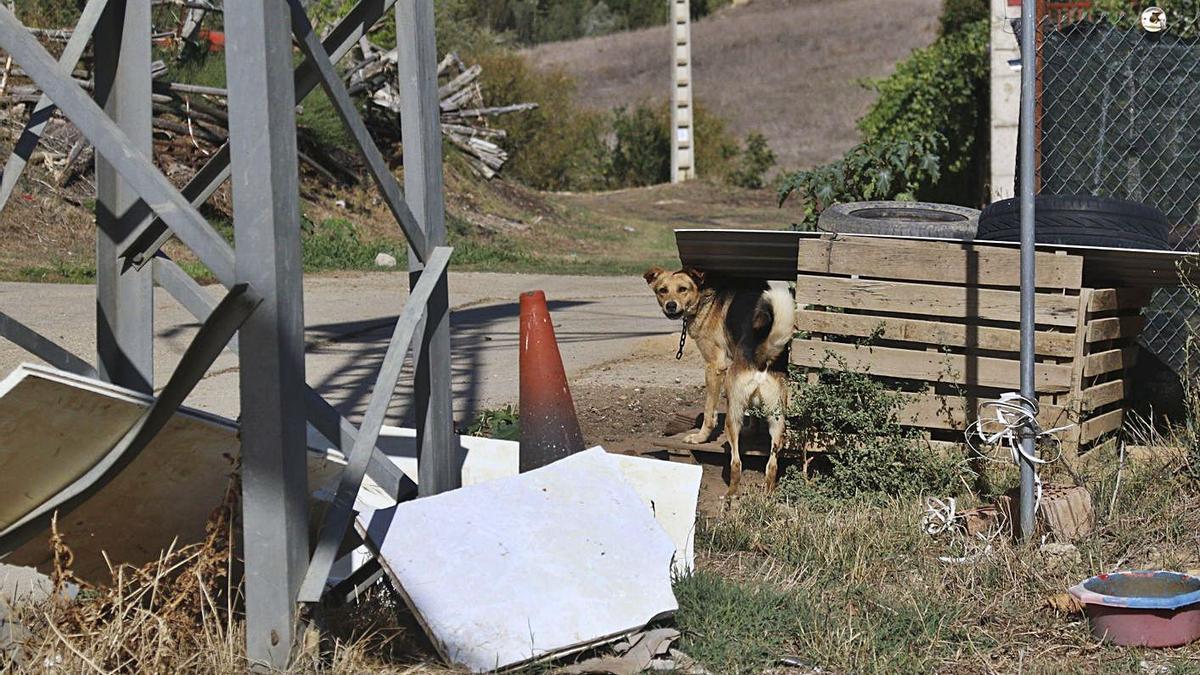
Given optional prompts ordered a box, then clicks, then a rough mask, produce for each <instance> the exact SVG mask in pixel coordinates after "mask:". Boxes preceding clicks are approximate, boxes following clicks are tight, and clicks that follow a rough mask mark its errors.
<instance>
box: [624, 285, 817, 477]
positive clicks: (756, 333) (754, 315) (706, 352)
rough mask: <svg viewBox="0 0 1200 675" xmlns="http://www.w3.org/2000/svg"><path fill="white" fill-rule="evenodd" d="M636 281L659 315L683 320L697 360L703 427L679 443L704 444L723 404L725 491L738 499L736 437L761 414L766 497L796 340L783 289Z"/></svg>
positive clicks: (792, 309) (774, 471)
mask: <svg viewBox="0 0 1200 675" xmlns="http://www.w3.org/2000/svg"><path fill="white" fill-rule="evenodd" d="M642 276H643V278H644V279H645V280H646V283H647V284H649V285H650V288H651V289H652V290H653V291H654V296H655V297H656V298H657V299H658V304H659V307H660V308H661V309H662V312H663V314H664V315H665V316H666V317H667V318H668V319H671V320H672V321H680V320H682V321H683V323H684V332H685V333H686V335H687V337H690V338H691V339H692V341H693V342H694V343H695V344H696V346H697V348H699V350H700V354H701V355H702V356H703V357H704V387H705V398H704V420H703V422H702V423H701V426H700V428H699V429H697V430H696V431H694V432H692V433H690V434H688V435H687V436H685V437H684V438H683V442H684V443H690V444H698V443H704V442H706V441H708V439H709V437H710V436H712V432H713V429H714V428H715V427H716V420H717V403H719V402H720V400H721V392H722V391H724V392H725V395H726V398H727V404H728V405H727V411H726V414H725V435H726V436H727V437H728V439H729V490H728V492H727V496H732V495H734V494H736V493H737V490H738V484H739V482H740V481H741V477H742V458H741V455H740V453H739V451H738V434H739V433H740V432H741V430H742V421H743V417H744V416H745V414H746V412H747V410H748V409H750V407H751V406H758V407H759V408H761V409H763V410H765V411H766V413H767V423H768V428H769V430H770V435H771V456H770V459H769V460H768V461H767V489H768V490H774V489H775V485H776V484H777V483H778V478H779V458H778V454H779V449H780V448H781V447H783V431H784V414H785V411H786V409H787V395H788V387H787V363H786V359H785V358H784V356H783V355H784V351H785V350H786V349H787V346H788V344H789V343H791V341H792V336H793V334H794V333H795V328H794V326H795V317H796V303H795V300H793V299H792V294H791V291H790V290H788V287H787V285H786V284H782V283H780V282H770V283H768V282H764V281H751V280H733V279H719V278H716V277H710V278H706V275H705V274H704V272H702V271H700V270H695V269H685V270H680V271H678V272H668V271H666V270H664V269H662V268H661V267H652V268H650V269H649V270H647V271H646V273H645V274H644V275H642Z"/></svg>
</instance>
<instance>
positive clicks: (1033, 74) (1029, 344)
mask: <svg viewBox="0 0 1200 675" xmlns="http://www.w3.org/2000/svg"><path fill="white" fill-rule="evenodd" d="M1036 21H1037V9H1036V2H1035V0H1021V147H1020V148H1019V151H1020V162H1021V171H1020V173H1021V195H1020V198H1021V396H1023V397H1025V399H1026V400H1028V401H1031V402H1032V401H1035V400H1036V397H1037V392H1036V390H1035V388H1034V360H1033V359H1034V339H1035V333H1034V311H1035V296H1034V289H1035V287H1036V281H1035V279H1036V276H1035V274H1034V242H1035V238H1034V209H1033V178H1034V176H1033V174H1034V170H1035V169H1034V162H1033V147H1034V143H1035V142H1036V139H1034V137H1033V134H1034V119H1033V115H1034V103H1035V101H1034V97H1035V96H1036V83H1037V55H1036V54H1035V53H1034V51H1035V41H1034V33H1035V31H1036V29H1037V26H1036ZM1030 412H1031V413H1032V412H1033V411H1032V410H1031V411H1030ZM1034 441H1035V439H1034V437H1033V430H1032V429H1031V428H1029V427H1026V428H1025V429H1022V430H1021V452H1022V455H1023V456H1022V457H1021V461H1020V463H1021V538H1022V540H1024V541H1029V539H1030V537H1032V535H1033V526H1034V516H1035V514H1034V506H1035V504H1034V499H1035V494H1034V493H1035V486H1034V482H1035V471H1036V468H1035V467H1034V465H1033V462H1032V461H1030V460H1029V458H1030V457H1034V456H1035V453H1036V452H1037V446H1036V444H1035V442H1034Z"/></svg>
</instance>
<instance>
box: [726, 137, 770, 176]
mask: <svg viewBox="0 0 1200 675" xmlns="http://www.w3.org/2000/svg"><path fill="white" fill-rule="evenodd" d="M773 166H775V153H774V152H771V148H770V147H769V146H768V145H767V138H766V136H763V135H762V134H760V133H758V132H757V131H756V132H752V133H751V134H750V135H749V136H746V147H745V148H744V149H743V150H742V152H741V159H740V161H739V162H738V165H737V168H735V169H734V170H733V172H731V173H730V174H729V182H730V183H732V184H733V185H736V186H738V187H744V188H750V189H753V190H758V189H761V188H762V187H764V186H765V185H766V177H767V172H768V171H770V170H771V167H773Z"/></svg>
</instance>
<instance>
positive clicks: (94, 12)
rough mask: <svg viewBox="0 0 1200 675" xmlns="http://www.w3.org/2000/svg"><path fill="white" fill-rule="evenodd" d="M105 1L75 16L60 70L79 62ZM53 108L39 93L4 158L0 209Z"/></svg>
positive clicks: (67, 70) (92, 0) (91, 2)
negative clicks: (10, 152) (31, 110)
mask: <svg viewBox="0 0 1200 675" xmlns="http://www.w3.org/2000/svg"><path fill="white" fill-rule="evenodd" d="M106 4H107V0H88V2H87V4H86V5H84V7H83V12H82V13H80V15H79V21H78V22H77V23H76V24H75V30H74V31H73V32H72V33H71V37H70V39H68V40H67V46H66V47H64V48H63V52H62V55H61V56H60V57H59V58H58V65H59V67H60V68H61V69H62V72H64V73H70V72H71V71H72V70H74V68H75V64H76V63H79V59H80V58H81V57H82V56H83V52H84V51H85V50H86V49H87V44H88V40H90V39H91V38H92V33H94V32H95V30H96V24H97V23H98V22H99V21H100V14H101V13H102V12H103V11H104V6H105V5H106ZM97 53H99V50H97ZM54 110H55V106H54V102H53V101H51V100H50V97H49V96H46V95H45V94H42V97H41V98H39V99H38V102H37V105H35V106H34V107H33V113H32V114H31V115H30V116H29V121H28V122H26V123H25V129H24V130H23V131H22V132H21V136H20V137H19V138H18V139H17V143H16V145H15V146H14V147H13V152H12V154H11V155H9V157H8V162H7V163H6V164H5V165H4V173H3V174H0V210H3V209H4V206H5V205H6V204H8V198H9V197H11V196H12V191H13V188H15V187H16V186H17V180H18V179H19V178H20V177H21V173H22V172H24V171H25V165H26V164H27V163H28V162H29V158H30V157H32V156H33V151H34V150H35V149H36V148H37V146H38V143H39V142H40V141H41V140H42V132H43V131H45V130H46V123H47V122H49V121H50V118H51V117H53V116H54Z"/></svg>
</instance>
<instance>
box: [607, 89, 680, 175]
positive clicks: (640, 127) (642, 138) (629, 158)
mask: <svg viewBox="0 0 1200 675" xmlns="http://www.w3.org/2000/svg"><path fill="white" fill-rule="evenodd" d="M612 126H613V136H614V137H615V139H616V140H615V143H614V145H613V149H612V159H611V161H610V162H609V173H608V180H609V184H610V185H612V186H614V187H638V186H643V185H657V184H658V183H665V182H667V181H669V180H670V179H671V130H670V123H669V121H667V120H666V119H664V116H663V115H662V113H661V112H660V111H659V110H656V109H655V108H651V107H650V106H647V105H640V106H638V107H636V108H634V109H633V110H632V111H629V110H627V109H626V108H617V109H616V111H614V113H613V123H612Z"/></svg>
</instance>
